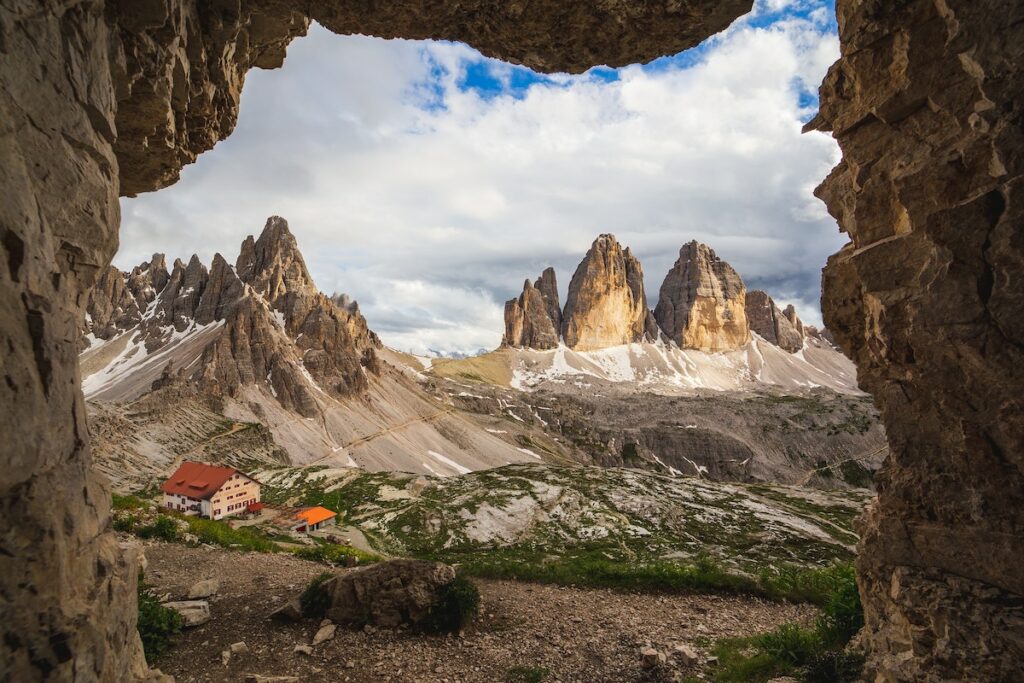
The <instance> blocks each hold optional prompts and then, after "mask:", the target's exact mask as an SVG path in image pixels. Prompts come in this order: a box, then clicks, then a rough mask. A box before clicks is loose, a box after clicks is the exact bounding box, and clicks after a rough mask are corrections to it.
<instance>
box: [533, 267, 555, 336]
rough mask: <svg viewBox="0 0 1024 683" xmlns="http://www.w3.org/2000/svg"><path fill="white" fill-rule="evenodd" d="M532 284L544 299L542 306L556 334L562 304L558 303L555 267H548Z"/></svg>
mask: <svg viewBox="0 0 1024 683" xmlns="http://www.w3.org/2000/svg"><path fill="white" fill-rule="evenodd" d="M533 286H534V287H535V288H536V289H537V291H538V292H540V295H541V297H543V299H544V306H545V307H546V308H547V310H548V317H549V318H551V323H552V324H553V325H554V327H555V330H556V332H557V333H558V334H561V330H562V306H561V304H559V303H558V301H559V300H558V281H557V279H556V278H555V269H554V268H551V267H548V268H545V269H544V272H543V273H541V274H540V277H539V278H537V281H536V282H534V283H533Z"/></svg>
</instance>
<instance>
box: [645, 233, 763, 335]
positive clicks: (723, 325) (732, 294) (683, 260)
mask: <svg viewBox="0 0 1024 683" xmlns="http://www.w3.org/2000/svg"><path fill="white" fill-rule="evenodd" d="M745 298H746V287H745V286H744V285H743V280H742V279H741V278H740V276H739V275H738V274H737V273H736V271H735V270H733V268H732V266H730V265H729V264H728V263H726V262H725V261H723V260H721V259H720V258H718V256H717V255H716V254H715V252H714V251H713V250H712V249H711V248H710V247H708V246H707V245H705V244H700V243H699V242H696V241H693V242H688V243H687V244H684V245H683V247H682V248H681V249H680V250H679V258H678V259H677V260H676V262H675V265H674V266H673V267H672V269H671V270H670V271H669V272H668V275H666V276H665V281H664V282H663V283H662V285H661V292H660V295H659V297H658V305H657V307H656V308H655V309H654V317H655V319H656V320H657V322H658V326H659V327H660V328H661V330H662V331H663V332H664V333H665V334H666V335H667V336H668V338H669V339H671V340H672V341H674V342H675V343H676V344H678V345H679V346H680V347H681V348H687V349H700V350H702V351H728V350H731V349H736V348H739V347H741V346H743V345H744V344H746V343H747V342H748V341H750V330H749V329H748V328H747V316H746V312H745V310H744V307H745Z"/></svg>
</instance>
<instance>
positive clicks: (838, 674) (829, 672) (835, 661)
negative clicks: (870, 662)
mask: <svg viewBox="0 0 1024 683" xmlns="http://www.w3.org/2000/svg"><path fill="white" fill-rule="evenodd" d="M863 669H864V653H863V652H858V651H856V650H824V651H822V652H815V653H814V654H813V655H811V657H810V658H809V659H808V660H807V664H806V665H805V666H804V680H805V681H807V683H845V682H847V681H856V680H858V679H859V678H860V674H861V671H862V670H863Z"/></svg>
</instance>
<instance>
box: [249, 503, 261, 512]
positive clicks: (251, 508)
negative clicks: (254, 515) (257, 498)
mask: <svg viewBox="0 0 1024 683" xmlns="http://www.w3.org/2000/svg"><path fill="white" fill-rule="evenodd" d="M262 509H263V503H252V504H251V505H250V506H249V507H247V508H246V510H248V511H249V512H259V511H260V510H262Z"/></svg>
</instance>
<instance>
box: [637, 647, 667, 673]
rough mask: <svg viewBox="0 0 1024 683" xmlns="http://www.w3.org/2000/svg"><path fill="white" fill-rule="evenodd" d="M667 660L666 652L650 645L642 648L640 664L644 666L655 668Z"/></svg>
mask: <svg viewBox="0 0 1024 683" xmlns="http://www.w3.org/2000/svg"><path fill="white" fill-rule="evenodd" d="M666 661H667V658H666V657H665V653H664V652H661V651H660V650H658V649H656V648H653V647H650V646H646V647H642V648H640V666H642V667H643V668H645V669H653V668H654V667H656V666H659V665H661V664H664V663H665V662H666Z"/></svg>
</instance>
